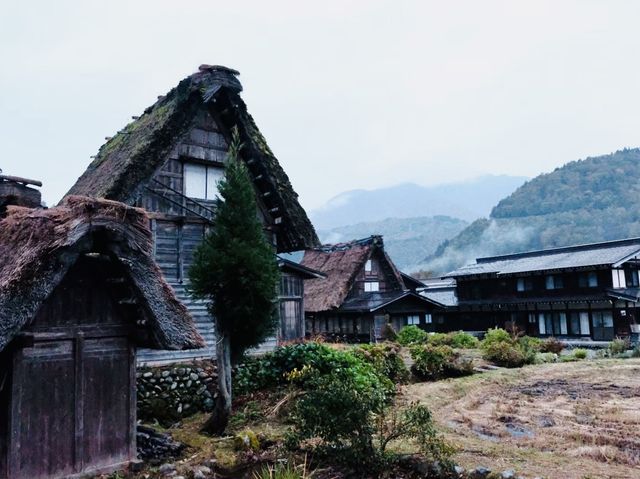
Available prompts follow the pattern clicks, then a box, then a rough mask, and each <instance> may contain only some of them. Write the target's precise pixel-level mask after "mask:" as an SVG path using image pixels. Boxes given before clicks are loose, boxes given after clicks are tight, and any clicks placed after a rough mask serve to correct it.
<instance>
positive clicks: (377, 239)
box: [313, 235, 384, 253]
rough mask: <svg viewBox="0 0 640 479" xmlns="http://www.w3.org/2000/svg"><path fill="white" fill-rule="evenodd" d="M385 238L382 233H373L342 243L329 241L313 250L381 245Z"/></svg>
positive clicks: (321, 251)
mask: <svg viewBox="0 0 640 479" xmlns="http://www.w3.org/2000/svg"><path fill="white" fill-rule="evenodd" d="M383 244H384V243H383V240H382V235H371V236H367V237H366V238H361V239H355V240H351V241H346V242H342V243H327V244H323V245H321V246H318V247H317V248H313V251H317V252H320V253H335V252H338V251H346V250H348V249H351V248H354V247H356V246H373V245H379V246H382V245H383Z"/></svg>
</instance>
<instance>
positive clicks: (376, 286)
mask: <svg viewBox="0 0 640 479" xmlns="http://www.w3.org/2000/svg"><path fill="white" fill-rule="evenodd" d="M377 291H380V283H379V282H378V281H366V282H365V283H364V292H365V293H375V292H377Z"/></svg>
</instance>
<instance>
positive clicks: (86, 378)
mask: <svg viewBox="0 0 640 479" xmlns="http://www.w3.org/2000/svg"><path fill="white" fill-rule="evenodd" d="M132 360H133V354H132V350H131V347H130V344H129V342H128V340H127V339H126V338H94V339H91V338H86V339H85V338H83V337H78V338H76V339H68V340H60V341H45V342H36V343H34V345H33V346H31V347H27V348H23V349H21V350H19V351H18V352H17V353H16V356H15V359H14V376H13V377H14V380H13V403H12V411H11V425H10V427H11V431H12V432H11V446H10V447H11V451H10V454H9V458H10V460H9V477H11V478H16V479H23V478H24V479H36V478H44V477H47V478H48V477H65V476H68V475H70V474H74V473H79V472H88V471H93V470H100V468H101V467H106V466H112V465H115V464H120V463H125V462H127V461H129V460H131V459H133V458H134V457H135V456H134V455H132V454H135V453H134V452H133V450H132V444H133V438H132V432H131V431H132V426H131V420H132V417H131V406H132V405H133V403H132V401H134V400H135V399H134V398H133V397H131V395H132V393H131V391H132V381H133V378H132V376H131V364H132Z"/></svg>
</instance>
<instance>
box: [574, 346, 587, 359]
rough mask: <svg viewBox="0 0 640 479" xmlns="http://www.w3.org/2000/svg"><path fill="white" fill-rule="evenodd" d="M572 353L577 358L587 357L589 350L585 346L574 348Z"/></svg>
mask: <svg viewBox="0 0 640 479" xmlns="http://www.w3.org/2000/svg"><path fill="white" fill-rule="evenodd" d="M572 354H573V357H574V358H576V359H587V355H588V354H589V352H588V351H587V350H586V349H583V348H576V349H574V350H573V352H572Z"/></svg>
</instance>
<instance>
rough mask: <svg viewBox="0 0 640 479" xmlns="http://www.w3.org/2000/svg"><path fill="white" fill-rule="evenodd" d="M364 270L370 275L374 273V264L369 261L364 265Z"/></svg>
mask: <svg viewBox="0 0 640 479" xmlns="http://www.w3.org/2000/svg"><path fill="white" fill-rule="evenodd" d="M364 270H365V272H367V273H370V272H371V271H372V264H371V260H370V259H368V260H367V262H366V263H365V264H364Z"/></svg>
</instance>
